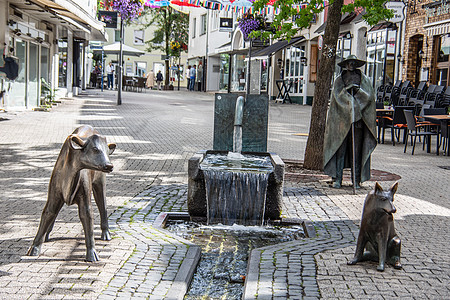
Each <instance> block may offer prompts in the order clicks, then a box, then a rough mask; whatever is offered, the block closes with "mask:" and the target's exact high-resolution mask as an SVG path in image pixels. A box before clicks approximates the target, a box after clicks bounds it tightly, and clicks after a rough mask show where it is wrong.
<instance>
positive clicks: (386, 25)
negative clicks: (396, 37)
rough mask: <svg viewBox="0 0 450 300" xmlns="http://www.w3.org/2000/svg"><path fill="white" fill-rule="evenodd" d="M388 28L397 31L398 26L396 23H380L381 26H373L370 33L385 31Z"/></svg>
mask: <svg viewBox="0 0 450 300" xmlns="http://www.w3.org/2000/svg"><path fill="white" fill-rule="evenodd" d="M386 28H390V29H396V28H397V25H395V23H391V22H383V23H379V24H377V25H375V26H373V27H372V28H370V29H369V31H377V30H383V29H386Z"/></svg>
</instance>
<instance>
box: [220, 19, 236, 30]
mask: <svg viewBox="0 0 450 300" xmlns="http://www.w3.org/2000/svg"><path fill="white" fill-rule="evenodd" d="M219 30H220V31H226V32H231V31H233V19H232V18H220V28H219Z"/></svg>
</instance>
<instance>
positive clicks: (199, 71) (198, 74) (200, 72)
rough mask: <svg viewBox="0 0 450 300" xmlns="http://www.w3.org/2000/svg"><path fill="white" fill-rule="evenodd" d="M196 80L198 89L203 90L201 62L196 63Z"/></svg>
mask: <svg viewBox="0 0 450 300" xmlns="http://www.w3.org/2000/svg"><path fill="white" fill-rule="evenodd" d="M197 82H198V90H199V91H203V65H202V62H199V63H198V68H197Z"/></svg>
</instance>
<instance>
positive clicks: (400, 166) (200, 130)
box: [0, 91, 450, 299]
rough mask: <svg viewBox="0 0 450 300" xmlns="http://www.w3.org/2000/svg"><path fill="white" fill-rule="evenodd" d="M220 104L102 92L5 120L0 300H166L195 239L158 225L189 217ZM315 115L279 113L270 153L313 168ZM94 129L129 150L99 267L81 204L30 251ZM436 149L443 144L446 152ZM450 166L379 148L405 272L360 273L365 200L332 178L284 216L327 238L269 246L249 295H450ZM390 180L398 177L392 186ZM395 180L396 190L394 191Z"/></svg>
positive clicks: (118, 174) (297, 199)
mask: <svg viewBox="0 0 450 300" xmlns="http://www.w3.org/2000/svg"><path fill="white" fill-rule="evenodd" d="M212 108H213V96H212V95H211V94H204V93H190V94H189V95H186V93H181V92H158V91H152V92H147V93H139V94H138V93H126V92H125V93H124V94H123V104H122V105H121V106H116V105H115V93H113V92H104V93H102V94H101V93H99V92H93V91H89V92H87V93H85V94H84V95H82V96H81V97H77V98H75V99H73V100H64V101H63V104H62V105H59V106H58V107H56V108H54V109H53V110H52V111H51V112H49V113H47V112H17V113H12V112H9V113H2V116H1V117H2V118H6V119H7V120H4V121H1V122H0V167H1V168H0V187H1V190H2V194H1V196H0V298H2V299H67V298H68V299H80V298H87V299H96V298H100V299H116V298H117V299H119V298H122V299H128V298H135V299H140V298H142V299H163V298H165V297H166V298H167V297H168V295H169V294H168V293H169V291H170V289H171V287H173V281H174V278H175V276H176V274H177V272H178V269H179V266H180V264H181V262H182V261H183V259H184V257H185V255H186V252H187V249H188V248H189V247H190V246H191V244H190V243H189V242H187V241H185V240H183V239H181V238H178V237H176V236H173V235H171V234H169V233H167V232H166V231H164V230H160V229H156V228H154V227H152V226H151V224H152V222H153V220H154V219H155V218H156V216H157V215H158V214H159V212H162V211H186V210H187V208H186V199H185V198H186V196H185V193H186V183H187V159H189V158H190V156H191V155H192V154H193V153H195V152H197V151H198V150H201V149H210V148H211V144H212V124H213V119H212V118H213V114H212ZM309 114H310V107H303V106H298V105H282V104H271V106H270V116H269V143H268V144H269V151H271V152H276V153H277V154H279V155H280V156H281V157H282V158H285V159H294V160H299V159H300V160H301V159H302V158H303V151H304V147H305V145H306V139H307V138H306V137H305V136H302V135H295V134H298V133H307V132H308V126H309ZM81 124H90V125H93V126H94V127H96V128H97V129H98V130H99V131H100V132H101V133H102V134H104V135H106V136H107V139H108V141H110V142H115V143H117V144H118V148H117V150H116V152H115V153H114V154H113V155H112V156H111V160H112V162H113V163H114V166H115V170H114V172H113V173H111V174H109V175H108V176H107V203H108V212H109V214H110V215H109V223H110V226H111V229H112V233H113V239H112V240H111V241H109V242H105V241H101V240H99V239H98V237H99V236H100V228H99V217H98V215H97V209H96V208H94V212H95V214H96V215H95V219H94V224H95V236H96V237H97V239H96V249H97V252H98V253H99V256H100V262H98V263H86V262H84V261H83V259H84V255H85V246H84V234H83V231H82V227H81V223H80V221H79V218H78V215H77V208H76V207H75V206H71V207H67V206H65V207H64V208H63V209H62V210H61V212H60V214H59V215H58V218H57V221H56V224H55V227H54V229H53V231H52V234H51V240H50V241H49V242H47V243H44V245H43V247H42V254H41V255H40V256H38V257H27V256H24V254H25V253H26V251H27V249H28V247H29V246H30V245H31V241H32V239H33V238H34V235H35V234H36V230H37V227H38V224H39V220H40V213H41V211H42V208H43V206H44V204H45V200H46V193H47V185H48V181H49V178H50V175H51V171H52V168H53V164H54V162H55V160H56V157H57V155H58V152H59V149H60V147H61V145H62V143H63V141H64V139H65V138H66V137H67V135H69V134H70V133H71V132H72V131H73V130H74V129H75V128H76V127H77V126H78V125H81ZM432 149H434V148H433V147H432ZM439 166H450V160H449V158H447V157H445V156H436V155H434V154H433V153H431V154H427V153H425V152H423V151H421V149H420V147H419V148H418V149H417V151H416V153H415V155H414V156H411V155H410V154H409V153H407V154H404V153H403V147H402V145H399V146H395V147H393V146H392V144H389V143H388V142H387V143H386V144H384V145H379V146H378V147H377V148H376V150H375V153H374V155H373V159H372V168H373V169H376V170H382V171H385V172H388V173H392V174H398V175H400V176H401V178H402V179H401V180H400V186H399V190H398V192H397V193H398V195H397V196H396V198H395V204H396V207H397V213H396V214H395V216H394V218H395V222H396V229H397V232H398V234H399V236H400V237H401V239H402V263H403V270H394V269H393V268H392V267H389V266H388V267H387V268H386V270H385V272H383V273H380V272H377V271H376V265H375V264H373V263H360V264H357V265H356V266H347V265H346V262H347V260H349V259H350V258H351V257H352V256H353V253H354V249H355V237H356V235H357V233H358V225H359V220H360V217H361V210H362V204H363V201H364V198H365V195H366V194H367V192H368V191H369V190H370V189H371V188H372V186H373V182H368V183H364V184H363V189H361V190H360V191H358V193H357V195H352V191H351V188H350V187H349V186H348V182H347V186H345V187H344V188H343V189H341V190H334V189H330V188H329V187H328V185H327V184H326V182H324V181H322V182H317V181H313V182H309V183H305V182H296V181H295V179H293V180H292V181H290V182H286V187H285V197H284V203H283V216H285V217H290V218H291V217H292V218H302V219H306V220H310V221H311V222H312V223H313V225H314V226H315V228H316V231H317V236H316V237H313V238H310V239H304V240H299V241H293V242H288V243H285V244H279V245H274V246H270V247H265V248H260V249H255V250H254V251H253V252H252V255H251V263H250V269H251V270H250V271H251V272H250V273H249V276H248V277H247V284H246V290H245V297H246V298H248V299H287V298H290V299H302V298H303V299H316V298H324V299H333V298H339V299H347V298H349V299H352V298H370V299H390V298H394V297H402V298H410V299H414V298H416V299H426V298H430V299H445V298H450V290H449V284H448V283H449V282H450V280H449V276H450V271H449V270H450V258H449V254H448V246H449V244H448V238H447V237H448V236H449V229H448V226H447V223H448V219H449V217H450V204H449V202H448V196H447V195H449V192H450V186H449V185H448V184H447V181H448V180H447V178H448V176H449V172H450V171H449V170H445V169H442V168H439ZM385 179H386V180H389V178H385ZM390 184H392V182H391V181H387V182H383V183H382V185H383V187H385V188H388V187H389V185H390Z"/></svg>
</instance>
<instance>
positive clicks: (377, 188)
mask: <svg viewBox="0 0 450 300" xmlns="http://www.w3.org/2000/svg"><path fill="white" fill-rule="evenodd" d="M382 191H383V188H382V187H381V185H380V184H379V183H378V181H376V182H375V194H378V193H380V192H382Z"/></svg>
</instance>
